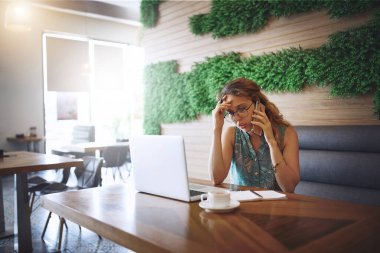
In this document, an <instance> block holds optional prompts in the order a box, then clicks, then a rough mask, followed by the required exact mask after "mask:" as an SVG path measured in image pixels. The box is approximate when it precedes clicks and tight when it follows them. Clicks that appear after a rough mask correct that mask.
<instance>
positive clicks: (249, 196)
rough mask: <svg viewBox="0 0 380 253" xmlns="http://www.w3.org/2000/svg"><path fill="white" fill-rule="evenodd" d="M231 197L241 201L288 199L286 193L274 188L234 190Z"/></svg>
mask: <svg viewBox="0 0 380 253" xmlns="http://www.w3.org/2000/svg"><path fill="white" fill-rule="evenodd" d="M231 199H233V200H237V201H239V202H244V201H257V200H275V199H286V194H283V193H279V192H276V191H272V190H267V191H232V192H231Z"/></svg>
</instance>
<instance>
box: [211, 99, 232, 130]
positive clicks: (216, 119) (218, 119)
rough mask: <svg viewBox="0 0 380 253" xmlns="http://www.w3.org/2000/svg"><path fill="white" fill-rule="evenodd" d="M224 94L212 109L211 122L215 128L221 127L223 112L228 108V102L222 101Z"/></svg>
mask: <svg viewBox="0 0 380 253" xmlns="http://www.w3.org/2000/svg"><path fill="white" fill-rule="evenodd" d="M225 98H226V96H224V97H223V98H222V99H221V100H220V101H219V102H218V103H217V104H216V106H215V109H214V110H212V116H213V123H214V128H215V129H222V128H223V125H224V112H225V111H226V110H228V109H229V108H230V104H227V103H225V102H224V99H225Z"/></svg>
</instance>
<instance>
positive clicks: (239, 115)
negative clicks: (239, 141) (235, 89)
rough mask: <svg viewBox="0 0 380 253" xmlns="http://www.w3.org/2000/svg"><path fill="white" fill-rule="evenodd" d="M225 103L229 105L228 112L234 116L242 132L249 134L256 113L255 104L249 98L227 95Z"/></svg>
mask: <svg viewBox="0 0 380 253" xmlns="http://www.w3.org/2000/svg"><path fill="white" fill-rule="evenodd" d="M224 103H226V104H229V105H230V108H229V109H228V112H229V113H230V114H233V115H234V122H235V124H236V125H237V126H238V127H239V128H240V129H242V130H244V131H246V132H249V131H251V130H252V127H253V125H252V123H251V121H252V115H253V113H254V109H255V105H254V102H253V101H252V100H251V99H249V98H247V97H238V96H234V95H226V96H225V98H224Z"/></svg>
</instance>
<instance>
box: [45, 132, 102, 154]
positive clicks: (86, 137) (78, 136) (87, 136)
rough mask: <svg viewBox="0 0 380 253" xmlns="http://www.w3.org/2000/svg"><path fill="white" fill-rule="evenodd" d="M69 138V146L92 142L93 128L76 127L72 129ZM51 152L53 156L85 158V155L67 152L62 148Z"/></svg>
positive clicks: (93, 138)
mask: <svg viewBox="0 0 380 253" xmlns="http://www.w3.org/2000/svg"><path fill="white" fill-rule="evenodd" d="M71 136H72V138H71V144H77V143H85V142H94V141H95V126H91V125H88V126H87V125H76V126H74V128H73V131H72V134H71ZM51 152H52V154H55V155H60V156H65V155H70V156H73V157H75V158H82V157H83V156H87V155H86V154H83V153H80V152H72V151H67V150H65V149H62V148H54V149H52V151H51Z"/></svg>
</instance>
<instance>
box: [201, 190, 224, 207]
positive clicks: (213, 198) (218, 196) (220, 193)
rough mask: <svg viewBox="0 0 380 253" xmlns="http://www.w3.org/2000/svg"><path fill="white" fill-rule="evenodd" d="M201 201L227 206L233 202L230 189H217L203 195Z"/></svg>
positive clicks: (215, 205)
mask: <svg viewBox="0 0 380 253" xmlns="http://www.w3.org/2000/svg"><path fill="white" fill-rule="evenodd" d="M201 201H202V202H207V203H208V204H209V205H210V206H211V207H215V208H223V207H227V206H228V205H229V204H230V202H231V196H230V191H228V190H215V191H210V192H208V193H207V194H206V193H205V194H202V195H201Z"/></svg>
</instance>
